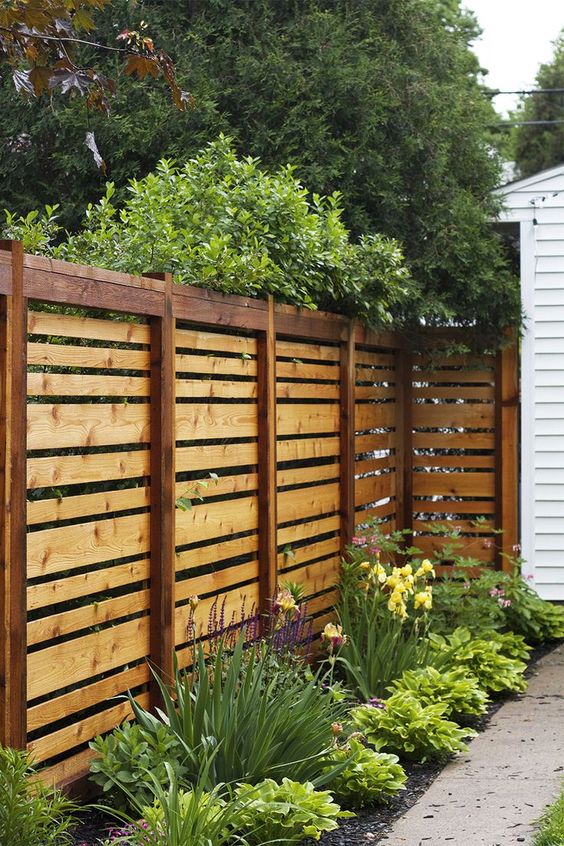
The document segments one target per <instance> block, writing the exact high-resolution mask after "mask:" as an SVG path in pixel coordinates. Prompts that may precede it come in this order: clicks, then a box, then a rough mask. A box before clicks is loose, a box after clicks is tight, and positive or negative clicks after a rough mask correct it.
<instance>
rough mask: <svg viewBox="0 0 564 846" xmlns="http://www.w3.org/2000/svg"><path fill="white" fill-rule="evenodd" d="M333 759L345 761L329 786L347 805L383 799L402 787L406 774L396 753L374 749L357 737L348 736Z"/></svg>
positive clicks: (337, 761)
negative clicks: (344, 764)
mask: <svg viewBox="0 0 564 846" xmlns="http://www.w3.org/2000/svg"><path fill="white" fill-rule="evenodd" d="M334 760H335V762H336V763H342V762H346V766H345V768H344V769H343V770H342V771H341V772H340V773H339V774H338V775H337V776H336V777H335V778H334V779H333V780H332V781H331V783H330V785H329V787H330V789H331V791H332V792H333V793H334V794H335V796H336V797H337V799H338V800H339V802H342V803H343V804H344V805H346V806H347V807H349V808H362V807H364V805H371V804H375V803H379V802H386V801H387V800H388V799H390V798H391V797H392V796H395V795H396V794H397V793H398V792H399V791H400V790H405V782H406V780H407V776H406V774H405V770H404V769H403V767H402V766H401V764H400V763H399V761H398V757H397V755H390V754H388V753H386V752H375V751H374V749H370V748H369V747H367V746H365V745H364V744H363V743H362V742H361V741H360V740H359V739H358V738H356V737H352V736H351V737H349V738H348V740H347V741H346V743H345V744H344V745H342V746H339V747H337V748H336V749H335V752H334Z"/></svg>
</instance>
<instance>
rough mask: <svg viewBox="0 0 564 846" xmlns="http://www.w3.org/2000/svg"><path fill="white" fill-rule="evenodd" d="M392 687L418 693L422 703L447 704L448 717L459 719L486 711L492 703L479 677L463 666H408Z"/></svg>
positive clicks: (405, 691)
mask: <svg viewBox="0 0 564 846" xmlns="http://www.w3.org/2000/svg"><path fill="white" fill-rule="evenodd" d="M389 690H390V692H391V693H396V692H403V693H406V694H409V695H411V696H414V697H415V698H416V699H418V700H419V702H421V704H422V705H433V704H434V703H436V702H439V703H441V704H442V705H444V706H445V710H444V714H445V717H449V718H450V717H452V718H453V719H454V720H455V721H456V722H460V721H461V719H467V718H468V717H479V716H481V715H482V714H485V712H486V711H487V707H488V703H489V699H488V695H487V693H486V692H485V691H484V690H482V688H481V687H480V685H479V684H478V680H477V679H476V678H475V677H474V676H472V675H468V673H467V672H466V671H465V670H463V669H460V668H455V669H451V670H446V671H445V672H442V673H441V672H439V671H438V670H436V669H435V668H434V667H424V668H420V669H417V670H406V671H405V673H404V674H403V675H402V677H401V678H399V679H396V680H395V681H394V682H392V684H391V686H390V688H389Z"/></svg>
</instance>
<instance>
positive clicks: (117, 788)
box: [90, 722, 186, 805]
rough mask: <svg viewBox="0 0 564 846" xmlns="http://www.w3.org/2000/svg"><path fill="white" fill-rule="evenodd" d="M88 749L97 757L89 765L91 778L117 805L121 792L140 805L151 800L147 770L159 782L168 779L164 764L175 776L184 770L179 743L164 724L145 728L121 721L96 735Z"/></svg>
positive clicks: (151, 791) (181, 773)
mask: <svg viewBox="0 0 564 846" xmlns="http://www.w3.org/2000/svg"><path fill="white" fill-rule="evenodd" d="M90 748H91V749H93V750H94V751H95V752H97V753H98V756H99V757H96V758H94V760H93V761H92V762H91V764H90V771H91V774H92V780H93V781H95V782H96V784H99V785H100V786H101V787H102V789H103V791H104V792H105V793H108V792H109V793H111V794H112V798H113V799H114V801H116V802H117V803H118V804H119V803H120V802H122V801H123V795H122V793H123V792H128V793H130V794H131V795H132V796H133V797H134V799H135V801H136V802H138V803H139V804H140V805H143V804H147V803H149V802H151V801H152V797H153V792H154V791H153V788H152V781H150V780H148V779H147V773H149V772H150V773H151V774H152V776H153V778H154V779H156V781H157V782H158V783H159V784H161V785H165V784H166V783H167V781H168V775H167V772H168V769H167V764H170V766H171V767H172V768H173V770H174V773H175V776H178V777H181V776H183V775H184V774H185V772H186V768H185V767H184V766H183V765H182V763H181V761H182V757H183V749H182V744H181V743H180V741H179V740H178V738H176V737H175V735H174V734H173V733H172V732H171V731H170V729H169V728H168V727H167V726H165V725H162V724H159V723H155V724H154V726H153V727H152V728H151V730H150V731H149V730H147V729H145V728H143V726H140V725H138V724H137V723H130V722H124V723H123V724H122V725H121V726H119V727H118V728H116V729H114V731H113V732H112V733H111V734H109V735H106V736H105V737H100V736H99V737H97V738H96V739H95V740H94V741H92V743H91V744H90Z"/></svg>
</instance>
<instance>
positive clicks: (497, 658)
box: [429, 627, 527, 693]
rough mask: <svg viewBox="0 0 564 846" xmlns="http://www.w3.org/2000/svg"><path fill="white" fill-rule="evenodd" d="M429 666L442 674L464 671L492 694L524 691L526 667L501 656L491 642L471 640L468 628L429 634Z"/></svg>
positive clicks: (499, 648)
mask: <svg viewBox="0 0 564 846" xmlns="http://www.w3.org/2000/svg"><path fill="white" fill-rule="evenodd" d="M429 642H430V646H431V654H430V657H429V663H430V664H432V666H434V667H436V669H438V670H441V671H442V672H444V671H445V670H448V669H452V668H457V667H460V668H464V669H465V670H466V671H467V672H468V673H471V674H472V675H473V676H475V677H476V678H477V680H478V684H479V685H480V687H481V688H482V689H483V690H486V691H491V692H493V693H503V692H508V691H511V692H518V691H523V690H526V688H527V682H526V680H525V679H524V677H523V673H524V672H525V670H526V669H527V665H526V664H524V663H523V662H522V661H518V660H517V659H515V658H509V657H508V656H507V655H504V654H502V651H501V644H500V643H499V642H497V641H495V640H493V639H490V640H484V639H482V638H477V637H473V635H472V633H471V632H470V630H469V629H466V628H463V627H459V628H457V629H455V631H454V632H452V634H450V635H447V636H446V637H443V636H442V635H437V634H430V635H429Z"/></svg>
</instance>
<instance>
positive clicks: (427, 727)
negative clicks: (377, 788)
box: [351, 691, 476, 763]
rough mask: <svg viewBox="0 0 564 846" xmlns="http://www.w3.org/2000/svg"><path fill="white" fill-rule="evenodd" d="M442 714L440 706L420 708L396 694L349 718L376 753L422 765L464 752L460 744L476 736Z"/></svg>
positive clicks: (411, 699) (357, 710)
mask: <svg viewBox="0 0 564 846" xmlns="http://www.w3.org/2000/svg"><path fill="white" fill-rule="evenodd" d="M446 711H447V707H446V705H443V704H442V703H436V704H434V705H423V704H422V703H421V702H419V700H418V699H416V698H415V697H414V696H411V695H410V694H406V693H404V692H403V691H398V692H397V693H394V694H393V695H392V696H390V697H389V699H387V700H385V701H384V702H383V703H382V702H379V703H377V704H376V707H375V706H374V705H372V704H367V705H360V706H359V707H358V708H354V709H353V710H352V711H351V717H352V721H353V723H354V725H355V726H356V727H357V729H358V730H359V731H361V732H362V733H363V734H364V736H365V737H366V740H367V741H368V743H370V744H371V745H372V746H374V748H375V749H376V750H377V751H381V750H386V751H387V752H392V753H394V754H396V755H399V756H400V758H405V759H407V760H410V761H417V762H419V763H424V762H425V761H429V760H433V759H438V760H441V759H445V758H448V757H449V756H450V755H453V754H455V753H456V752H464V751H465V750H466V748H467V746H466V744H465V743H464V740H465V739H466V738H470V737H475V735H476V732H475V731H473V730H472V729H468V728H460V727H459V726H458V725H457V724H456V723H454V722H452V721H451V720H447V719H446V717H445V714H446Z"/></svg>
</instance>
